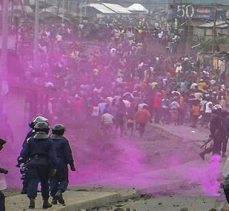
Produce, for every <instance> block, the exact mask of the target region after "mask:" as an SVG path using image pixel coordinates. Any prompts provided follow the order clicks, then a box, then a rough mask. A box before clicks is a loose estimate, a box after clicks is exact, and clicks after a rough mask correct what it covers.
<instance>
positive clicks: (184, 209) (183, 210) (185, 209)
mask: <svg viewBox="0 0 229 211" xmlns="http://www.w3.org/2000/svg"><path fill="white" fill-rule="evenodd" d="M180 211H188V208H187V207H184V208H181V209H180Z"/></svg>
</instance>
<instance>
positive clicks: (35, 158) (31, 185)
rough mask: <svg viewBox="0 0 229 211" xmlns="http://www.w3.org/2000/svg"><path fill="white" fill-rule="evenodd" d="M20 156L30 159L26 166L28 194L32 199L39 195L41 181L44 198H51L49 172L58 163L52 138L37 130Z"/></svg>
mask: <svg viewBox="0 0 229 211" xmlns="http://www.w3.org/2000/svg"><path fill="white" fill-rule="evenodd" d="M20 157H22V158H23V159H29V160H28V162H27V164H26V168H27V173H26V177H27V179H28V189H27V195H28V197H29V198H30V199H35V198H36V196H37V189H38V183H39V182H41V193H42V197H43V199H44V200H47V199H48V198H49V173H50V169H55V168H56V165H57V158H56V152H55V149H54V145H53V142H52V140H50V139H49V138H48V136H47V134H45V133H43V132H37V133H36V135H35V136H34V137H32V138H30V139H29V140H28V141H27V142H26V144H25V145H24V148H23V149H22V151H21V154H20Z"/></svg>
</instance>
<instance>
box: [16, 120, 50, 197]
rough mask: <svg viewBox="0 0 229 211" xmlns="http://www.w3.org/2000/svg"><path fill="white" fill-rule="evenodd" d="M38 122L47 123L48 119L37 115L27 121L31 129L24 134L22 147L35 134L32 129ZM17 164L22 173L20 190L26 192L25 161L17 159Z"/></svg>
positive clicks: (22, 192)
mask: <svg viewBox="0 0 229 211" xmlns="http://www.w3.org/2000/svg"><path fill="white" fill-rule="evenodd" d="M38 122H47V123H48V119H47V118H45V117H43V116H37V117H35V118H34V119H33V121H32V122H30V123H29V127H30V128H31V130H30V131H29V132H28V134H27V135H26V138H25V140H24V141H23V144H22V147H24V146H25V144H26V142H27V140H29V139H30V138H31V137H33V136H34V135H35V130H34V126H35V125H36V124H37V123H38ZM18 163H20V164H21V165H20V164H18V165H17V167H20V173H21V175H22V177H21V180H22V190H21V194H26V193H27V186H28V182H27V179H26V171H25V170H26V168H25V163H26V160H25V163H22V162H21V161H20V160H18Z"/></svg>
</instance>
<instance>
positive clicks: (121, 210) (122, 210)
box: [114, 208, 125, 211]
mask: <svg viewBox="0 0 229 211" xmlns="http://www.w3.org/2000/svg"><path fill="white" fill-rule="evenodd" d="M114 211H125V210H124V209H122V208H115V209H114Z"/></svg>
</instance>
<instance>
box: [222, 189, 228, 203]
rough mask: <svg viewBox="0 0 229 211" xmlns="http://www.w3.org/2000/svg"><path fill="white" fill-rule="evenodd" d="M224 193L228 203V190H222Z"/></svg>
mask: <svg viewBox="0 0 229 211" xmlns="http://www.w3.org/2000/svg"><path fill="white" fill-rule="evenodd" d="M223 190H224V193H225V196H226V199H227V203H229V189H228V188H224V189H223Z"/></svg>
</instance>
